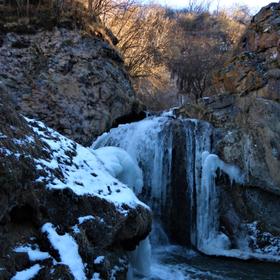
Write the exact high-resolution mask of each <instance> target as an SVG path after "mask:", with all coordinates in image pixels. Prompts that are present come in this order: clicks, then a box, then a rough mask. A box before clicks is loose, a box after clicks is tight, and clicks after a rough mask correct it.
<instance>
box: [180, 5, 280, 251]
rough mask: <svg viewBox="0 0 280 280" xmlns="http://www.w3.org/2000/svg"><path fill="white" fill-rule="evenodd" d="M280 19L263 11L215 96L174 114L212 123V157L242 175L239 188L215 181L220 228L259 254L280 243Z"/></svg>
mask: <svg viewBox="0 0 280 280" xmlns="http://www.w3.org/2000/svg"><path fill="white" fill-rule="evenodd" d="M279 18H280V4H279V3H273V4H270V5H268V6H266V7H264V8H262V9H261V10H260V12H259V13H258V14H257V15H256V16H254V17H253V19H252V22H251V24H250V25H249V27H248V29H247V31H246V32H245V34H244V36H243V37H242V39H241V41H240V43H239V45H238V47H237V49H236V51H235V54H234V56H233V58H232V59H231V60H230V61H229V62H228V63H227V64H226V65H225V67H224V68H223V69H222V70H221V71H220V72H219V73H217V75H216V76H215V77H214V90H213V92H214V93H215V94H214V95H213V96H210V97H205V98H203V99H202V100H200V101H199V103H198V104H197V105H192V104H186V105H185V106H184V107H183V108H180V109H178V111H177V113H178V114H179V115H183V116H187V117H191V118H198V119H203V120H207V121H209V122H210V123H212V124H213V125H214V135H213V139H212V142H213V143H212V145H213V147H212V148H213V152H214V153H216V154H218V155H219V157H220V158H222V159H223V160H224V161H225V162H228V163H232V164H235V165H237V166H238V167H240V168H241V170H243V172H244V174H245V183H244V185H243V186H237V185H234V186H232V187H231V186H230V182H229V181H228V180H227V178H225V177H223V176H222V178H220V179H219V180H218V185H219V186H220V203H221V207H220V220H221V227H222V228H223V230H224V231H225V232H226V233H227V234H228V235H230V236H231V237H232V238H233V240H232V242H233V243H234V242H236V238H237V236H239V237H240V236H241V235H242V234H244V236H246V235H247V236H248V235H249V236H251V237H252V244H254V245H252V246H255V247H258V250H260V251H261V250H262V248H264V247H265V246H268V245H269V244H270V245H271V244H273V243H274V244H278V245H275V248H278V249H279V244H280V243H279V240H278V239H279V237H280V227H279V225H280V218H279V215H278V213H279V211H280V208H279V205H280V203H279V202H280V172H279V171H280V125H279V124H280V103H279V101H280V90H279V85H280V75H279V73H278V72H280V65H279V61H280V60H279V59H280V56H279V51H280V49H279V42H280V35H279V34H280V33H279V30H280V29H279V24H278V23H279ZM245 224H247V226H242V225H245ZM252 227H255V232H258V234H257V236H254V237H253V236H252V235H253V234H252ZM256 228H257V229H256ZM250 232H251V233H250ZM275 238H276V239H277V238H278V239H277V240H278V241H277V242H278V243H277V242H276V241H275V240H276V239H275ZM234 239H235V240H234ZM264 240H266V241H264ZM271 246H272V245H271ZM272 247H273V246H272ZM272 247H271V248H272ZM278 249H277V250H278Z"/></svg>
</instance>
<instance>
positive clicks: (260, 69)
mask: <svg viewBox="0 0 280 280" xmlns="http://www.w3.org/2000/svg"><path fill="white" fill-rule="evenodd" d="M279 17H280V4H279V3H272V4H270V5H268V6H266V7H264V8H263V9H261V11H260V12H259V13H258V14H257V15H255V16H254V17H253V18H252V21H251V23H250V25H249V26H248V28H247V30H246V31H245V33H244V34H243V36H242V38H241V40H240V42H239V44H238V45H237V46H236V49H235V50H234V52H233V54H232V57H231V58H230V59H229V60H228V61H227V62H226V64H225V65H224V66H223V67H222V68H221V69H220V71H219V72H218V73H216V74H215V76H214V77H213V83H212V87H211V88H209V89H208V93H209V96H207V97H203V98H201V99H199V100H197V102H195V103H188V102H186V103H185V104H184V105H182V106H180V107H176V108H173V109H170V110H167V111H164V112H158V113H156V112H146V111H145V106H144V105H143V104H141V102H140V101H139V100H138V98H137V96H136V94H135V92H134V89H133V87H132V84H131V80H130V78H129V75H128V73H127V72H126V69H125V66H124V63H123V60H122V57H121V56H120V54H119V52H118V50H117V49H116V47H115V46H114V41H115V40H114V36H113V35H112V34H111V33H110V32H109V30H107V29H106V28H105V27H104V26H102V25H101V24H100V22H99V21H98V20H95V19H94V18H90V19H89V22H87V24H89V23H91V24H89V25H87V29H86V30H85V29H82V28H81V26H80V25H77V26H76V25H75V26H72V18H71V17H70V19H69V18H67V16H66V15H62V16H61V18H59V21H58V22H55V23H53V22H52V21H50V22H47V23H48V24H51V25H53V26H48V28H47V29H44V28H45V27H44V28H41V27H40V28H38V30H37V29H36V30H35V29H34V26H32V22H30V24H28V25H26V26H25V27H24V26H23V25H21V22H17V23H14V22H13V23H11V22H4V20H3V19H2V18H0V67H1V68H0V129H1V130H0V245H1V247H0V279H1V280H2V279H3V280H8V279H13V280H23V279H38V280H41V279H42V280H45V279H46V280H51V279H63V280H64V279H65V280H73V279H74V280H76V279H77V280H85V279H90V280H93V279H94V280H98V279H105V280H107V279H110V280H111V279H112V280H113V279H117V280H124V279H127V280H138V279H142V280H144V279H145V280H148V279H149V280H172V279H179V280H181V279H260V280H263V279H268V280H269V279H271V280H274V279H275V280H276V279H279V278H280V268H279V261H280V216H279V212H280V203H279V202H280V172H279V171H280V104H279V100H280V95H279V94H280V91H279V88H280V74H279V68H280V55H279V51H280V25H279ZM85 19H87V17H85ZM7 20H9V19H7ZM36 24H38V23H36ZM44 24H46V23H44V22H43V21H42V22H40V25H44ZM79 24H81V23H79Z"/></svg>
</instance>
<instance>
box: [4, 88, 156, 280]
mask: <svg viewBox="0 0 280 280" xmlns="http://www.w3.org/2000/svg"><path fill="white" fill-rule="evenodd" d="M4 90H5V89H4V87H3V84H0V126H1V133H0V166H1V168H0V245H1V246H0V247H1V250H0V279H3V280H5V279H11V277H12V276H13V275H15V273H16V271H23V270H25V269H29V268H30V267H32V266H34V265H35V264H37V265H40V268H41V269H40V271H39V272H38V274H37V276H36V277H37V278H36V279H59V278H60V277H62V278H63V279H74V278H73V274H72V272H71V270H70V269H69V266H67V265H65V263H63V261H62V259H61V255H60V253H59V252H58V251H57V249H56V248H54V245H53V244H52V243H51V242H50V240H49V238H48V237H47V235H46V234H45V233H44V232H43V231H42V226H43V225H44V224H46V223H51V224H53V225H54V227H55V230H56V232H57V234H58V235H59V236H60V237H61V236H62V237H63V236H65V235H67V236H70V237H72V238H73V240H74V242H76V244H77V246H78V252H79V255H80V257H81V259H82V262H83V264H84V267H85V268H84V270H85V271H84V273H85V275H86V278H87V279H92V275H93V274H94V273H97V274H98V275H99V276H100V277H101V278H102V279H112V278H113V277H116V279H126V271H127V265H128V259H127V256H126V251H127V250H132V249H134V248H135V246H136V245H137V244H138V243H139V241H140V240H142V239H144V238H145V237H146V235H147V234H148V233H149V231H150V227H151V214H150V211H149V210H148V209H147V208H145V207H143V205H141V204H139V205H138V204H137V203H136V205H135V207H132V206H131V205H129V204H126V202H125V201H124V203H123V204H122V205H120V206H117V204H115V203H112V202H110V199H109V200H108V199H107V198H110V195H111V193H113V195H114V196H115V195H118V194H120V196H121V193H122V191H125V189H124V188H123V187H121V186H120V187H118V183H117V182H115V183H114V184H112V186H111V187H107V186H105V189H106V190H107V189H108V190H107V192H108V193H107V194H106V193H105V192H104V190H102V187H101V186H97V189H98V188H99V187H100V191H98V193H96V194H94V193H92V194H88V195H87V194H86V193H85V194H82V195H78V194H77V192H75V191H73V190H72V189H71V188H70V185H71V180H70V179H71V178H70V177H71V172H75V170H76V171H77V172H82V174H83V176H85V174H86V172H87V173H89V176H92V178H93V179H94V178H96V177H97V176H98V170H94V168H95V167H94V165H93V162H92V161H91V162H90V164H89V163H87V158H86V157H85V155H83V156H82V159H83V160H82V161H81V164H77V161H76V160H75V159H77V156H79V149H85V148H83V147H81V146H80V145H78V144H75V142H73V141H71V140H67V138H64V137H62V136H61V135H60V134H57V133H55V132H52V130H49V129H48V128H47V127H45V126H44V125H43V124H42V123H39V122H36V121H29V122H27V121H26V120H25V119H24V118H23V117H22V116H20V115H19V114H18V113H17V112H16V111H15V108H14V106H13V105H12V103H11V102H10V101H9V98H8V96H7V94H6V93H5V92H4ZM48 143H49V144H48ZM50 143H53V146H52V145H50ZM89 168H90V169H89ZM91 169H92V170H93V171H94V172H93V171H91ZM73 174H74V173H73ZM67 176H70V177H69V178H67ZM108 176H109V175H108ZM97 178H98V177H97ZM57 184H64V185H65V187H63V188H52V187H51V186H57ZM74 184H75V185H76V187H78V188H80V189H81V190H83V189H84V188H86V182H85V181H84V182H78V181H75V182H74ZM68 185H69V187H68ZM90 187H91V188H93V189H94V188H95V187H96V186H95V185H92V186H90ZM99 193H100V194H102V195H103V196H100V195H99ZM89 215H90V216H91V217H90V218H88V219H84V221H79V218H81V217H87V216H89ZM22 246H23V247H24V246H25V247H24V248H25V249H26V248H29V249H28V250H29V251H31V252H38V251H40V252H41V253H43V255H41V257H42V256H44V257H42V258H41V259H34V258H33V259H32V258H31V257H30V256H28V253H27V252H26V251H24V250H25V249H22ZM18 247H20V248H21V250H23V251H21V252H20V250H19V251H18V252H16V250H15V248H18ZM68 249H69V250H71V248H68ZM100 256H102V258H101V260H102V261H95V259H97V257H100ZM99 259H100V258H99ZM86 264H87V265H86ZM81 279H82V278H81ZM83 279H84V278H83Z"/></svg>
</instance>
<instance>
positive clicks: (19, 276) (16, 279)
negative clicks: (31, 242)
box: [11, 264, 42, 280]
mask: <svg viewBox="0 0 280 280" xmlns="http://www.w3.org/2000/svg"><path fill="white" fill-rule="evenodd" d="M41 268H42V267H41V266H40V265H39V264H35V265H33V266H31V267H30V268H28V269H25V270H22V271H18V272H17V273H16V275H15V276H13V277H12V278H11V280H30V279H32V278H34V277H35V276H36V275H37V273H38V272H39V271H40V269H41Z"/></svg>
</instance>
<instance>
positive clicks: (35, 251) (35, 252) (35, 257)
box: [14, 244, 51, 261]
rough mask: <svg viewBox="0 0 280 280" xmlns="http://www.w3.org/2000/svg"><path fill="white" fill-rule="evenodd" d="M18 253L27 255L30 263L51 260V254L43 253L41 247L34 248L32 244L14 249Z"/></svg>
mask: <svg viewBox="0 0 280 280" xmlns="http://www.w3.org/2000/svg"><path fill="white" fill-rule="evenodd" d="M14 251H15V252H16V253H27V254H28V257H29V259H30V261H42V260H45V259H48V258H51V256H50V255H49V253H47V252H41V251H40V250H39V247H38V246H36V247H35V248H32V246H31V245H30V244H27V245H24V246H19V247H16V248H15V249H14Z"/></svg>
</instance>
